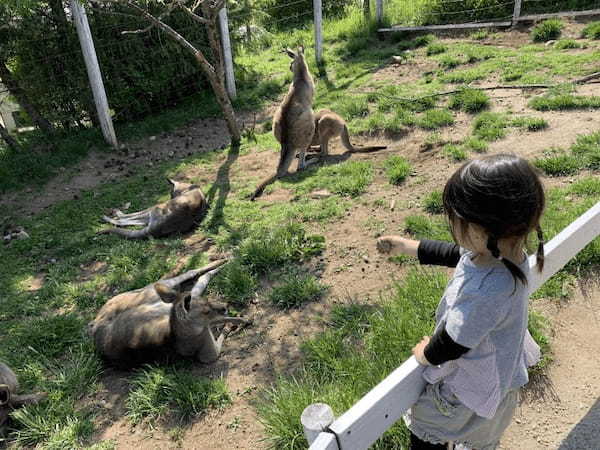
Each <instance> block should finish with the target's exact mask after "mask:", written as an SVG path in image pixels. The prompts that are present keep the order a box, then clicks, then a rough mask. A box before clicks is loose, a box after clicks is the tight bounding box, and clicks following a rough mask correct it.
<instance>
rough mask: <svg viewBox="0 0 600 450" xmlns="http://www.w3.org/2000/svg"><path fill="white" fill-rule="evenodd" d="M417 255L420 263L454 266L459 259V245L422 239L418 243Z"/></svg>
mask: <svg viewBox="0 0 600 450" xmlns="http://www.w3.org/2000/svg"><path fill="white" fill-rule="evenodd" d="M417 256H418V258H419V263H421V264H431V265H435V266H446V267H456V265H457V264H458V260H459V259H460V247H459V246H458V245H457V244H453V243H451V242H443V241H434V240H431V239H423V240H422V241H421V242H420V243H419V247H418V249H417Z"/></svg>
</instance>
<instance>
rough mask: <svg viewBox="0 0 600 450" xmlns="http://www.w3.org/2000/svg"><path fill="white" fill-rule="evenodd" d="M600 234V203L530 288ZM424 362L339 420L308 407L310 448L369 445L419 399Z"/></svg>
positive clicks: (346, 449) (549, 257)
mask: <svg viewBox="0 0 600 450" xmlns="http://www.w3.org/2000/svg"><path fill="white" fill-rule="evenodd" d="M598 236H600V202H598V203H597V204H596V205H595V206H594V207H592V208H591V209H589V210H588V211H587V212H586V213H585V214H583V215H582V216H580V217H579V218H578V219H577V220H575V222H573V223H572V224H571V225H569V226H568V227H567V228H565V229H564V230H563V231H561V232H560V233H559V234H558V235H557V236H556V237H555V238H554V239H552V240H551V241H550V242H548V243H547V244H546V245H545V262H544V270H543V271H542V272H541V273H540V272H538V271H537V269H533V266H535V263H536V260H535V255H533V256H531V257H530V258H529V265H530V267H531V268H532V271H531V278H530V280H529V287H530V291H531V292H533V291H535V290H537V289H538V288H539V287H540V286H541V285H542V284H543V283H544V282H545V281H547V280H548V279H549V278H550V277H551V276H552V275H554V274H555V273H556V272H558V271H559V270H560V269H561V268H563V267H564V266H565V265H566V264H567V263H568V262H569V260H570V259H572V258H573V257H574V256H575V255H577V253H579V252H580V251H581V250H582V249H583V248H584V247H585V246H586V245H588V244H589V243H590V242H592V241H593V240H594V239H595V238H596V237H598ZM422 372H423V366H421V365H420V364H419V363H418V362H417V361H416V359H415V358H414V356H413V357H410V358H409V359H408V360H407V361H406V362H405V363H403V364H402V365H401V366H400V367H398V368H397V369H396V370H394V371H393V372H392V373H391V374H390V375H389V376H388V377H387V378H385V379H384V380H383V381H382V382H381V383H379V384H378V385H377V386H375V387H374V388H373V389H372V390H371V391H370V392H368V393H367V394H366V395H365V396H364V397H363V398H361V399H360V400H359V401H358V402H357V403H355V404H354V406H352V408H350V409H349V410H348V411H346V412H345V413H344V414H342V415H341V416H340V417H339V418H338V419H336V420H334V416H333V412H332V411H331V408H330V407H329V406H328V405H326V404H323V403H317V404H313V405H310V406H308V407H307V408H306V409H305V410H304V412H303V413H302V417H301V422H302V425H303V427H304V434H305V436H306V438H307V440H308V442H309V444H310V450H362V449H367V448H369V446H370V445H371V444H373V443H374V442H375V441H376V440H377V439H379V437H381V435H382V434H383V433H384V432H385V431H386V430H387V429H388V428H390V427H391V426H392V425H393V424H394V423H395V422H396V421H397V420H398V419H400V417H401V416H402V415H403V414H404V413H405V412H406V410H408V409H409V408H410V407H411V406H412V405H413V404H414V403H415V402H416V400H417V399H418V397H419V395H421V392H422V391H423V388H424V387H425V381H424V380H423V377H422Z"/></svg>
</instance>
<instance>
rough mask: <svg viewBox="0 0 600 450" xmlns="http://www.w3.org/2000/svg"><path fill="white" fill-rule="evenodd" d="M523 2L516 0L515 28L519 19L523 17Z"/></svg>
mask: <svg viewBox="0 0 600 450" xmlns="http://www.w3.org/2000/svg"><path fill="white" fill-rule="evenodd" d="M521 2H522V0H515V10H514V12H513V20H512V23H513V27H514V26H515V25H516V24H517V22H518V21H519V17H520V16H521Z"/></svg>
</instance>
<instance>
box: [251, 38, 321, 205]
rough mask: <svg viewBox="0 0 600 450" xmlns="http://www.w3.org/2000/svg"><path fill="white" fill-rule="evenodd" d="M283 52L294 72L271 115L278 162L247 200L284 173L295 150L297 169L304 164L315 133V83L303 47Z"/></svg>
mask: <svg viewBox="0 0 600 450" xmlns="http://www.w3.org/2000/svg"><path fill="white" fill-rule="evenodd" d="M285 52H286V53H287V54H288V56H289V57H290V58H292V60H293V61H292V63H291V65H290V70H291V71H292V73H293V74H294V75H293V79H292V84H291V85H290V88H289V90H288V93H287V94H286V96H285V98H284V99H283V102H281V105H279V108H277V111H276V112H275V115H274V116H273V134H274V135H275V138H276V139H277V141H279V143H280V144H281V153H280V156H279V165H278V166H277V173H276V174H275V175H274V176H271V177H269V178H267V179H265V180H264V181H263V182H262V183H260V184H259V185H258V187H257V188H256V191H254V194H252V197H250V199H251V200H254V199H255V198H257V197H259V196H260V195H261V194H262V192H263V191H264V189H265V187H266V186H267V185H269V184H270V183H272V182H273V181H275V180H276V179H278V178H282V177H284V176H286V175H287V174H288V170H289V168H290V166H291V165H292V161H293V160H294V158H295V157H296V153H299V159H298V170H303V169H304V168H305V167H306V165H307V162H306V151H307V150H308V147H309V146H310V143H311V142H312V139H313V135H314V133H315V121H314V114H313V110H312V102H313V97H314V94H315V85H314V83H313V79H312V76H311V75H310V72H309V70H308V66H307V65H306V60H305V59H304V47H302V46H300V47H299V48H298V52H297V53H294V52H293V51H292V50H290V49H289V48H288V49H286V50H285Z"/></svg>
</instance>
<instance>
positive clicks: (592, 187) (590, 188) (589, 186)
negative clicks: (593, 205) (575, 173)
mask: <svg viewBox="0 0 600 450" xmlns="http://www.w3.org/2000/svg"><path fill="white" fill-rule="evenodd" d="M570 190H571V192H573V193H575V194H577V195H580V196H582V197H586V196H589V197H593V196H600V178H598V177H588V178H582V179H580V180H577V181H576V182H575V183H573V184H571V187H570Z"/></svg>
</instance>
